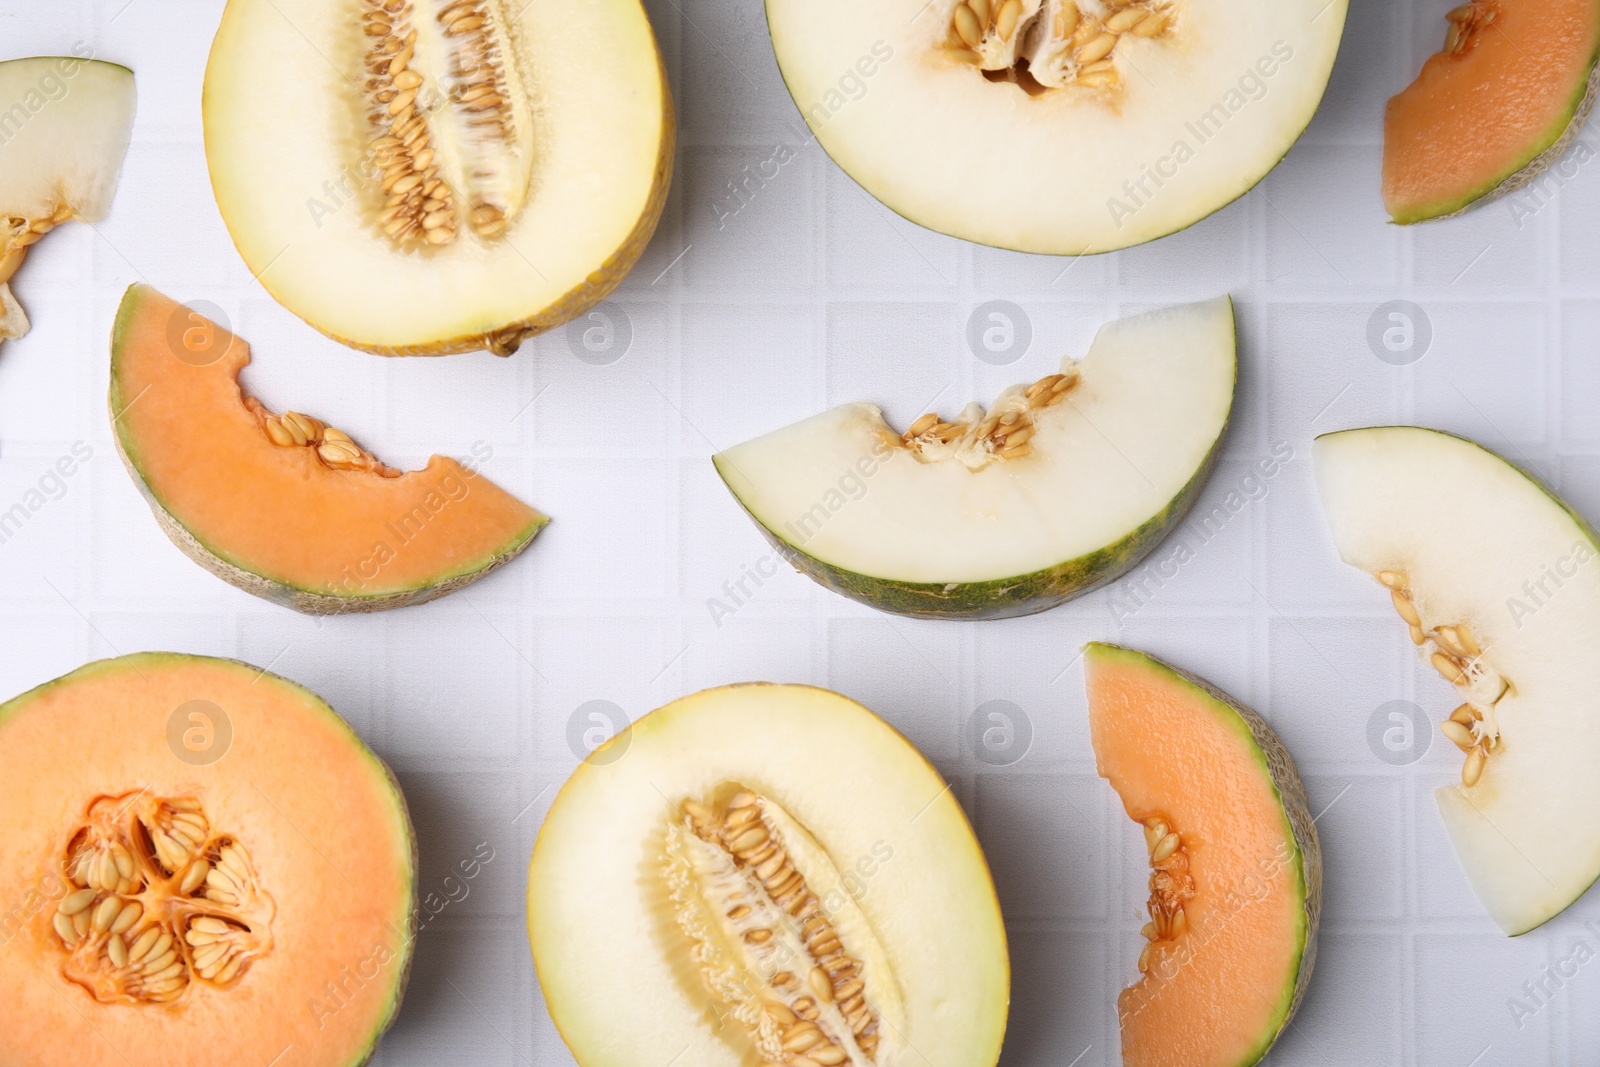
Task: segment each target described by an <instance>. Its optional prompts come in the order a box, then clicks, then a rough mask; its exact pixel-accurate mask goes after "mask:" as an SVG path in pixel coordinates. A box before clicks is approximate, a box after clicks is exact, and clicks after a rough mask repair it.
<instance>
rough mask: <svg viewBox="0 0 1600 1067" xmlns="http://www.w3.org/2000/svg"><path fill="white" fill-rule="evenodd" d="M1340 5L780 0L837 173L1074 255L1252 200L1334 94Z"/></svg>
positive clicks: (923, 210) (791, 52)
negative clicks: (1326, 93) (1330, 87)
mask: <svg viewBox="0 0 1600 1067" xmlns="http://www.w3.org/2000/svg"><path fill="white" fill-rule="evenodd" d="M1345 9H1346V3H1345V0H884V2H881V3H874V4H861V3H857V2H855V0H767V24H768V27H769V29H770V31H771V34H772V43H773V49H774V51H775V52H776V53H777V57H778V65H779V67H780V68H781V70H782V72H783V78H784V81H785V82H786V83H787V85H788V88H789V93H790V95H791V96H792V97H794V100H795V103H796V104H797V105H798V106H799V108H800V112H801V114H802V115H803V116H804V117H805V120H806V122H807V123H808V124H809V125H810V127H811V129H812V132H814V133H815V134H816V137H817V140H818V142H819V143H820V144H821V145H822V147H823V149H824V150H826V151H827V153H828V154H829V155H830V156H832V157H833V159H834V161H835V162H837V163H838V164H839V166H841V167H843V168H844V170H845V171H846V172H847V173H848V174H849V175H850V176H851V177H852V178H854V179H855V180H856V181H858V182H860V183H861V185H862V186H863V187H864V188H865V189H866V190H867V191H868V192H869V193H871V194H872V195H873V196H875V197H877V198H878V199H879V200H881V201H882V202H883V203H884V204H886V205H887V206H888V207H890V208H891V209H893V210H894V211H896V212H898V213H900V214H901V215H904V216H905V217H906V218H908V219H910V220H911V221H913V222H916V223H919V224H920V225H923V226H927V227H929V228H930V229H934V230H938V231H940V232H942V233H947V234H950V235H952V236H955V237H962V238H966V239H967V240H971V241H978V242H981V243H983V244H990V245H999V246H1001V247H1004V248H1012V249H1016V250H1018V251H1024V252H1046V253H1052V254H1067V255H1078V254H1082V253H1089V252H1105V251H1109V250H1112V249H1117V248H1126V247H1127V246H1129V245H1135V244H1139V243H1140V242H1143V241H1148V240H1151V239H1152V238H1156V237H1160V236H1162V235H1164V234H1169V233H1172V232H1174V231H1176V230H1181V229H1183V228H1184V227H1185V226H1188V225H1190V224H1192V223H1194V222H1197V221H1198V220H1200V219H1202V218H1204V217H1205V216H1207V215H1209V214H1211V213H1212V212H1214V211H1216V210H1217V209H1219V208H1221V207H1223V206H1224V205H1226V204H1228V203H1229V202H1231V201H1233V200H1234V199H1236V198H1238V197H1239V196H1241V195H1243V194H1244V193H1245V192H1246V191H1247V190H1249V189H1250V187H1251V186H1253V185H1255V184H1256V182H1258V181H1260V180H1261V179H1262V177H1264V176H1265V175H1266V173H1267V172H1268V171H1269V170H1271V169H1272V168H1273V166H1275V165H1276V164H1277V162H1278V160H1280V159H1281V158H1283V156H1284V154H1285V153H1287V152H1288V151H1289V148H1290V146H1291V145H1293V144H1294V142H1295V140H1296V139H1297V138H1298V137H1299V136H1300V134H1301V132H1302V131H1303V130H1304V129H1305V127H1306V125H1307V123H1309V122H1310V121H1311V116H1312V114H1313V113H1314V112H1315V111H1316V109H1317V104H1318V102H1319V101H1320V100H1321V99H1322V93H1323V90H1324V89H1325V88H1326V86H1327V82H1328V75H1329V72H1330V71H1331V70H1332V68H1333V60H1334V55H1335V53H1336V52H1337V51H1338V48H1339V39H1340V36H1341V35H1342V33H1343V30H1344V21H1345Z"/></svg>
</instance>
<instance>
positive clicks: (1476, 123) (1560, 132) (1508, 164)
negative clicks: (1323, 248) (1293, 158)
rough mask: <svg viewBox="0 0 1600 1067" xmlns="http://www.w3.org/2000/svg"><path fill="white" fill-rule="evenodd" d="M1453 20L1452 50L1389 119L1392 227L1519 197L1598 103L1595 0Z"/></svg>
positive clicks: (1479, 10)
mask: <svg viewBox="0 0 1600 1067" xmlns="http://www.w3.org/2000/svg"><path fill="white" fill-rule="evenodd" d="M1448 22H1449V29H1448V31H1447V33H1446V38H1445V48H1444V51H1442V52H1440V53H1438V54H1437V55H1434V56H1431V57H1430V58H1429V59H1428V61H1427V62H1426V63H1424V64H1423V67H1422V73H1421V74H1420V75H1419V76H1418V77H1417V80H1416V81H1415V82H1413V83H1412V84H1411V85H1410V86H1409V87H1407V88H1406V89H1405V90H1404V91H1402V92H1401V93H1399V94H1398V95H1396V96H1395V97H1394V98H1392V99H1391V100H1390V101H1389V106H1388V109H1387V110H1386V111H1385V113H1384V124H1383V202H1384V205H1385V206H1386V207H1387V208H1388V210H1389V214H1390V215H1391V216H1392V217H1393V218H1394V221H1395V222H1399V223H1411V222H1422V221H1425V220H1427V219H1434V218H1441V217H1446V216H1449V215H1453V214H1455V213H1456V212H1459V211H1462V210H1464V209H1465V208H1467V207H1469V206H1471V205H1472V204H1474V203H1476V202H1477V201H1479V200H1481V199H1483V198H1484V197H1487V196H1497V195H1501V194H1504V193H1508V192H1513V191H1515V190H1516V189H1519V188H1521V187H1522V186H1523V185H1525V184H1527V183H1528V182H1529V181H1531V180H1532V179H1533V178H1534V177H1536V176H1537V175H1538V174H1539V172H1540V171H1542V170H1543V169H1544V168H1545V167H1546V166H1548V165H1549V164H1550V163H1552V162H1554V161H1555V160H1556V159H1557V158H1559V157H1560V155H1561V153H1562V152H1563V151H1564V150H1565V149H1566V147H1567V143H1568V142H1569V141H1570V140H1571V139H1572V137H1573V136H1574V135H1575V134H1576V133H1577V131H1578V128H1579V127H1580V126H1582V125H1583V119H1584V116H1585V115H1587V114H1588V112H1589V107H1590V105H1591V104H1593V103H1594V94H1595V88H1596V66H1595V61H1596V59H1597V58H1600V9H1597V8H1596V6H1595V4H1594V3H1593V2H1592V0H1472V2H1471V3H1468V4H1463V5H1462V6H1460V7H1458V8H1455V9H1454V10H1452V11H1451V12H1450V15H1449V18H1448Z"/></svg>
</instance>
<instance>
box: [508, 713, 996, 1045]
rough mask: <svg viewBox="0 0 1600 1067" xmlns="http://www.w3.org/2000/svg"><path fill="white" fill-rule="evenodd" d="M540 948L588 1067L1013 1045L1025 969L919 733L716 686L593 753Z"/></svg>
mask: <svg viewBox="0 0 1600 1067" xmlns="http://www.w3.org/2000/svg"><path fill="white" fill-rule="evenodd" d="M528 935H529V939H530V941H531V943H532V946H533V957H534V963H535V965H536V966H537V968H538V972H539V983H540V986H541V987H542V988H543V990H544V996H545V1002H546V1004H547V1006H548V1007H549V1010H550V1016H551V1018H552V1019H553V1020H554V1021H555V1024H556V1027H557V1028H558V1029H559V1030H560V1032H561V1035H562V1037H563V1038H565V1039H566V1042H567V1046H568V1048H570V1049H571V1051H572V1054H573V1057H574V1058H575V1059H576V1060H577V1061H578V1063H580V1064H582V1065H583V1067H641V1065H644V1064H653V1063H665V1062H667V1061H669V1060H671V1059H673V1057H674V1056H676V1057H677V1060H676V1062H678V1063H683V1064H691V1063H692V1064H695V1065H696V1067H750V1065H751V1064H757V1063H760V1064H764V1065H771V1067H779V1065H783V1067H794V1065H816V1064H830V1065H837V1064H843V1065H847V1067H993V1065H994V1063H995V1062H996V1060H997V1058H998V1057H999V1054H1000V1042H1001V1038H1002V1036H1003V1034H1004V1031H1005V1023H1006V1010H1007V1000H1008V996H1009V984H1010V969H1009V964H1008V961H1007V954H1006V939H1005V931H1004V928H1003V926H1002V924H1001V919H1000V909H999V906H998V904H997V903H996V900H995V894H994V886H993V884H992V882H991V881H990V878H989V869H988V866H987V865H986V864H985V862H984V859H983V854H982V852H981V851H980V849H979V847H978V843H977V840H976V839H975V838H974V836H973V834H972V829H971V827H970V826H969V825H968V824H967V820H966V817H965V816H964V815H963V814H962V812H961V808H960V806H959V805H958V804H957V803H956V801H955V799H954V797H953V796H952V795H951V792H950V788H949V786H948V785H947V784H946V783H945V782H944V780H943V779H942V778H941V777H940V776H939V774H938V772H937V771H935V770H934V769H933V767H932V766H931V765H930V764H929V763H928V762H927V761H926V760H925V759H923V757H922V756H921V755H920V754H919V753H918V752H917V751H916V749H914V748H913V747H912V746H911V745H910V743H909V742H907V741H906V740H905V738H903V737H901V736H900V735H899V734H898V733H896V732H895V731H894V730H893V729H892V728H891V727H890V726H888V725H887V724H886V723H884V722H883V721H882V720H881V719H879V718H878V717H877V716H875V715H873V714H872V713H871V712H869V711H868V710H867V709H866V708H863V707H862V706H861V705H859V704H857V703H855V702H854V701H851V700H848V699H846V698H845V697H842V696H839V695H837V694H835V693H830V692H828V691H826V690H822V689H813V688H811V687H809V686H799V685H739V686H726V687H723V688H720V689H712V690H708V691H706V692H702V693H697V694H695V695H694V696H689V697H685V698H683V699H681V700H677V701H674V702H673V703H671V704H668V705H667V706H666V707H664V708H661V709H659V710H657V711H655V712H652V713H651V714H649V715H647V716H645V717H643V718H641V719H640V720H639V721H637V722H635V723H633V724H632V725H631V726H630V727H628V728H627V729H626V730H625V731H623V732H622V733H620V734H618V735H617V736H616V737H614V738H612V739H611V740H610V741H609V742H607V743H606V744H605V745H603V746H602V747H601V748H599V749H597V750H596V751H595V752H594V753H592V754H591V755H590V756H589V758H588V759H587V760H585V761H584V762H583V763H582V764H581V765H579V767H578V768H577V770H576V771H574V772H573V775H572V777H571V778H570V779H568V781H567V783H566V784H565V785H564V786H562V788H561V792H560V793H559V794H558V795H557V797H556V799H555V802H554V803H553V804H552V805H551V808H550V812H549V814H548V815H547V816H546V817H545V821H544V825H543V827H542V828H541V829H540V831H539V839H538V841H537V843H536V844H535V845H534V850H533V859H532V861H531V863H530V865H529V870H528ZM819 969H820V971H821V973H820V974H819V973H818V971H819ZM828 975H831V976H832V977H831V979H829V978H828V977H826V976H828ZM619 982H622V983H624V985H625V988H626V1000H627V1003H628V1007H627V1010H626V1011H619V1010H618V1007H617V1005H618V996H619V985H618V983H619ZM808 1020H810V1021H811V1022H812V1023H814V1026H813V1025H808V1023H807V1021H808ZM785 1044H787V1052H786V1051H785V1048H784V1045H785ZM797 1055H798V1056H804V1057H805V1058H803V1059H796V1058H789V1057H793V1056H797Z"/></svg>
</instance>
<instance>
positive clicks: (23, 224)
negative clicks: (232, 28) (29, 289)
mask: <svg viewBox="0 0 1600 1067" xmlns="http://www.w3.org/2000/svg"><path fill="white" fill-rule="evenodd" d="M134 98H135V92H134V86H133V71H131V70H129V69H128V68H126V67H121V66H118V65H117V64H115V63H102V62H99V61H97V60H89V59H84V58H82V57H79V56H34V57H32V58H29V59H12V60H7V61H6V62H3V63H0V341H5V340H15V339H17V338H20V337H22V336H23V335H24V334H26V333H27V332H28V316H27V314H26V313H24V312H23V310H22V306H21V305H20V304H18V303H17V300H16V297H14V296H12V295H11V284H10V283H11V279H12V277H13V276H14V275H15V274H16V273H17V268H18V267H20V266H22V260H23V258H24V257H25V256H26V255H27V253H28V249H29V248H31V247H33V245H35V244H37V243H38V242H39V241H40V240H41V239H42V238H43V237H44V236H45V234H47V233H49V232H50V231H51V230H53V229H55V228H56V227H57V226H59V225H61V224H62V223H64V222H67V221H69V220H73V219H77V220H81V221H83V222H98V221H100V220H101V219H103V218H105V215H106V212H108V211H109V210H111V198H112V196H113V195H115V193H116V191H117V179H118V177H120V175H121V174H122V158H123V156H124V155H126V154H127V151H128V138H129V137H130V136H131V135H132V133H133V111H134Z"/></svg>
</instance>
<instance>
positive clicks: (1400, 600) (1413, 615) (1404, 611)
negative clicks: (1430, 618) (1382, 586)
mask: <svg viewBox="0 0 1600 1067" xmlns="http://www.w3.org/2000/svg"><path fill="white" fill-rule="evenodd" d="M1389 599H1390V600H1391V601H1393V602H1394V610H1396V611H1398V612H1399V613H1400V617H1401V618H1402V619H1404V620H1406V622H1407V623H1409V624H1410V625H1412V626H1421V625H1422V616H1420V615H1418V614H1417V609H1416V606H1415V605H1413V604H1412V603H1411V601H1410V600H1409V599H1408V598H1407V597H1406V595H1405V594H1404V593H1402V592H1401V591H1400V590H1398V589H1396V590H1394V591H1393V592H1391V593H1390V594H1389Z"/></svg>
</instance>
